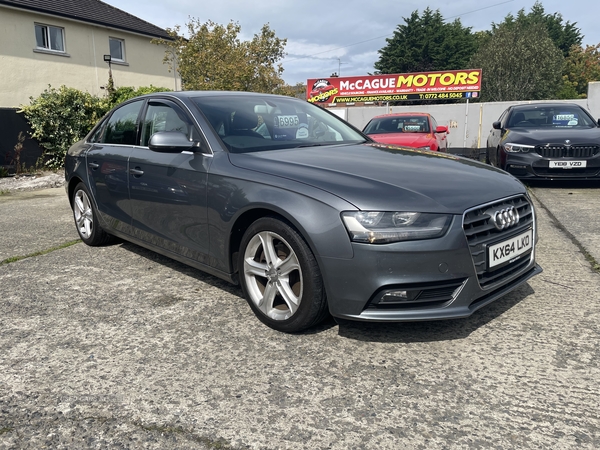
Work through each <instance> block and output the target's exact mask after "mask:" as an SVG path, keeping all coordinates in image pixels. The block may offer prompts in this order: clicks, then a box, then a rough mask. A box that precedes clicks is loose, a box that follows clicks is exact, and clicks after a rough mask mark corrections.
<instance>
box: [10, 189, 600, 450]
mask: <svg viewBox="0 0 600 450" xmlns="http://www.w3.org/2000/svg"><path fill="white" fill-rule="evenodd" d="M534 193H535V198H537V197H539V198H544V196H545V194H544V193H541V194H540V193H539V192H538V188H534ZM11 195H12V194H11ZM15 195H21V194H15ZM40 195H50V197H47V198H44V197H41V198H40V201H41V200H43V199H45V200H44V201H45V202H47V204H48V205H50V204H53V202H56V203H55V206H54V208H49V211H48V213H47V216H46V222H45V223H46V225H47V226H45V225H44V224H40V223H39V222H38V221H35V220H26V219H27V217H28V214H31V213H33V212H35V211H37V209H36V208H32V207H30V206H29V205H33V204H34V203H31V202H32V201H34V202H35V201H36V200H35V199H31V198H24V199H22V200H16V201H15V202H14V203H11V202H7V201H4V200H2V201H0V217H2V220H3V222H1V224H0V227H1V228H0V231H1V233H0V235H3V234H4V233H5V231H6V230H12V229H17V228H21V229H22V233H26V236H34V237H35V236H38V235H44V236H45V235H46V234H47V233H50V234H52V233H55V232H56V233H57V236H56V237H55V238H54V237H53V238H52V239H49V240H48V241H45V240H44V239H39V240H38V241H37V243H36V244H35V245H31V246H29V244H19V245H22V246H23V247H19V248H22V250H19V251H24V252H30V250H31V249H32V248H41V247H44V246H46V245H48V244H49V243H53V242H56V241H58V240H60V239H63V240H64V241H65V242H67V241H69V240H71V239H72V238H73V235H72V232H74V226H73V225H72V223H71V226H72V227H73V229H72V230H69V229H68V227H65V228H63V225H66V222H68V221H71V222H72V218H71V214H70V212H69V211H68V209H66V208H65V203H64V202H66V199H65V198H64V193H60V194H59V193H56V192H54V191H50V192H49V191H44V192H40ZM567 195H568V194H567ZM573 195H575V194H573ZM61 198H62V200H61ZM577 198H578V199H582V200H581V202H582V204H583V203H584V202H587V201H588V200H589V199H590V198H591V201H592V202H595V201H596V200H595V197H593V196H592V197H590V196H589V195H587V194H585V195H583V194H582V195H581V196H580V195H579V194H577ZM536 202H537V201H536ZM41 204H44V202H41ZM15 205H16V206H15ZM552 205H556V203H553V204H552ZM536 206H537V212H538V218H539V235H540V243H539V245H538V250H537V252H538V253H537V259H538V262H539V263H540V264H541V265H542V267H543V268H544V272H543V273H542V274H540V275H539V276H537V277H535V278H533V279H532V280H530V281H529V283H528V284H526V285H524V286H522V287H521V288H520V289H518V290H516V291H514V292H512V293H510V294H509V295H507V296H506V297H504V298H503V299H500V300H498V301H496V302H494V303H493V304H491V305H489V306H488V307H486V308H483V309H482V310H480V311H478V312H476V313H475V314H474V315H473V316H471V317H470V318H467V319H461V320H454V321H443V322H420V323H405V324H354V325H348V324H344V325H343V326H338V325H337V324H336V323H335V322H334V321H333V320H329V321H327V322H326V323H324V324H323V325H322V326H320V327H318V328H316V329H314V330H311V331H310V332H308V333H303V334H298V335H286V334H282V333H278V332H275V331H273V330H271V329H269V328H267V327H265V326H263V325H262V324H261V323H260V322H259V321H258V320H257V319H255V318H254V316H253V315H252V313H251V311H250V309H249V307H248V305H247V304H246V303H245V301H244V300H243V299H242V298H241V297H240V295H241V294H240V291H239V290H238V289H237V288H235V287H233V286H229V285H228V284H226V283H224V282H222V281H220V280H218V279H216V278H213V277H211V276H208V275H205V274H203V273H201V272H199V271H196V270H194V269H191V268H189V267H186V266H184V265H182V264H179V263H177V262H174V261H172V260H169V259H167V258H164V257H162V256H159V255H157V254H154V253H152V252H149V251H146V250H144V249H142V248H140V247H137V246H135V245H132V244H128V243H119V244H115V245H111V246H106V247H101V248H89V247H86V246H85V245H84V244H82V243H79V244H75V245H72V246H70V247H68V248H63V249H59V250H55V251H52V252H50V253H48V254H46V255H43V256H38V257H31V258H26V259H23V260H20V261H18V262H13V263H9V264H3V265H0V311H1V313H2V314H1V315H0V448H32V449H33V448H35V449H37V448H44V447H45V448H150V449H164V448H200V449H206V448H236V449H237V448H239V449H245V448H250V449H321V448H323V449H325V448H329V449H349V448H352V449H398V448H415V449H430V448H561V449H595V448H599V447H600V419H599V418H598V400H599V399H600V385H599V383H598V380H599V379H600V298H599V294H598V292H599V291H600V275H599V274H598V273H595V272H593V271H592V270H591V268H590V264H589V262H588V261H587V260H586V258H585V257H584V255H583V254H582V252H581V251H580V248H579V247H578V246H577V245H576V244H575V243H573V241H572V239H571V238H570V237H569V236H567V235H566V234H565V232H564V231H563V229H562V227H561V226H560V224H559V225H557V223H555V222H554V221H553V219H552V218H551V217H550V216H549V214H548V212H547V211H546V209H545V208H544V207H543V206H542V205H541V204H540V203H536ZM40 207H41V206H40ZM6 208H11V209H10V212H11V214H10V217H13V216H14V217H15V219H14V220H12V219H7V218H6V217H5V214H6V213H7V211H9V209H6ZM552 208H554V206H551V207H550V211H551V212H552V215H553V216H554V217H559V216H560V215H561V213H559V212H558V211H555V210H554V209H552ZM570 210H571V213H572V214H576V212H573V207H572V206H570ZM52 211H54V212H52ZM62 216H65V217H62ZM63 220H64V221H65V224H63ZM48 224H49V225H48ZM54 224H58V225H54ZM594 226H596V225H594ZM50 229H51V230H50ZM57 230H62V231H60V232H59V231H57ZM598 231H600V228H598V227H597V226H596V233H598ZM61 233H62V234H61ZM59 235H60V236H59ZM13 236H14V237H13V238H12V239H17V240H19V235H18V234H15V235H13ZM21 240H23V239H21ZM4 242H5V241H2V245H4ZM3 248H4V247H3ZM3 251H4V250H3ZM9 253H10V254H14V250H11V251H10V252H6V253H5V254H9Z"/></svg>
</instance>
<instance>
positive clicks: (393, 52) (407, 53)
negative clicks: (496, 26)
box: [375, 8, 477, 73]
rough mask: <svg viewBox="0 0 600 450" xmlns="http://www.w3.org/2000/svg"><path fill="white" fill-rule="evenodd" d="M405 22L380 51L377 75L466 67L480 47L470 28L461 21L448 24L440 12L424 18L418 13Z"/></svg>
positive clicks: (376, 66) (429, 12)
mask: <svg viewBox="0 0 600 450" xmlns="http://www.w3.org/2000/svg"><path fill="white" fill-rule="evenodd" d="M403 19H404V22H405V23H404V24H403V25H402V24H401V25H398V26H397V28H396V31H394V36H393V37H392V38H390V39H386V41H387V45H386V46H385V47H383V48H382V49H380V50H379V55H380V56H379V60H378V61H377V62H376V63H375V70H376V71H377V73H405V72H426V71H432V70H455V69H466V68H467V65H468V63H469V59H470V58H471V56H472V55H473V53H474V52H475V50H476V47H477V39H476V37H475V35H474V34H473V33H471V28H469V27H463V26H462V24H461V22H460V20H459V19H456V20H455V21H454V22H451V23H446V22H444V18H443V17H442V15H441V13H440V11H439V10H436V11H435V12H434V11H432V10H431V9H429V8H426V9H425V11H423V15H422V16H419V11H418V10H417V11H413V13H412V14H411V15H410V17H408V18H406V17H403Z"/></svg>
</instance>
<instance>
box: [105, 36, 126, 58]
mask: <svg viewBox="0 0 600 450" xmlns="http://www.w3.org/2000/svg"><path fill="white" fill-rule="evenodd" d="M108 43H109V46H110V56H111V58H112V60H113V61H115V60H116V61H125V41H123V40H122V39H115V38H108Z"/></svg>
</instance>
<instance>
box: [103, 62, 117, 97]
mask: <svg viewBox="0 0 600 450" xmlns="http://www.w3.org/2000/svg"><path fill="white" fill-rule="evenodd" d="M104 62H105V63H108V84H107V85H106V90H107V91H108V95H109V96H111V95H112V94H113V93H114V92H115V83H114V81H113V76H112V67H111V62H112V56H111V55H104Z"/></svg>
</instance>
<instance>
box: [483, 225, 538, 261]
mask: <svg viewBox="0 0 600 450" xmlns="http://www.w3.org/2000/svg"><path fill="white" fill-rule="evenodd" d="M532 248H533V230H532V229H529V230H527V231H526V232H525V233H521V234H519V235H518V236H515V237H514V238H511V239H508V240H506V241H504V242H500V243H499V244H495V245H490V246H489V247H488V249H487V250H488V267H490V268H492V267H495V266H498V265H500V264H502V263H504V262H506V261H509V262H512V261H515V260H517V259H519V257H520V256H521V255H522V254H523V253H527V252H528V251H529V250H531V249H532Z"/></svg>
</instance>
